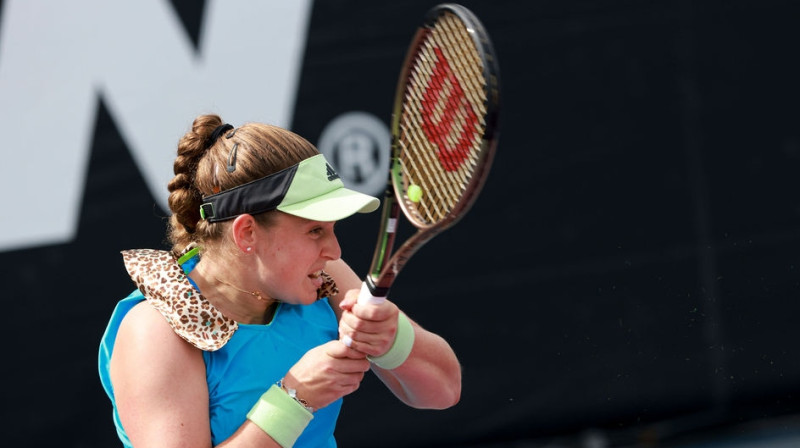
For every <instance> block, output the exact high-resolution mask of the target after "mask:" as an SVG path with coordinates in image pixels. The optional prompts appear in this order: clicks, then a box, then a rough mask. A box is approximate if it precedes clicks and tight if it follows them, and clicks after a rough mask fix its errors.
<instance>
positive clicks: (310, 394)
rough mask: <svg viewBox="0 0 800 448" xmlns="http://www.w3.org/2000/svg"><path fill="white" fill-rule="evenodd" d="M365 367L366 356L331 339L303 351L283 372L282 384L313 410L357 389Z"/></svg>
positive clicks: (367, 365) (367, 367)
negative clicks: (294, 362)
mask: <svg viewBox="0 0 800 448" xmlns="http://www.w3.org/2000/svg"><path fill="white" fill-rule="evenodd" d="M369 368H370V362H369V361H367V358H366V355H364V354H363V353H361V352H358V351H356V350H353V349H351V348H349V347H347V346H345V345H344V344H343V343H342V342H341V341H339V340H335V341H330V342H328V343H325V344H323V345H320V346H318V347H315V348H313V349H311V350H309V351H308V352H306V354H305V355H303V357H302V358H300V360H299V361H297V363H296V364H295V365H294V366H292V368H291V369H289V371H288V372H287V373H286V376H285V377H284V378H283V385H284V386H285V387H286V388H287V389H295V390H296V391H297V398H301V399H303V400H305V401H306V402H307V403H308V405H309V406H311V407H312V408H314V410H317V409H321V408H324V407H325V406H328V405H329V404H331V403H333V402H334V401H336V400H338V399H339V398H341V397H343V396H345V395H348V394H350V393H352V392H354V391H355V390H356V389H358V386H359V385H360V384H361V380H362V379H364V372H366V371H368V370H369Z"/></svg>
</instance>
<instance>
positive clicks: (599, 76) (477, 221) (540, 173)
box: [0, 0, 800, 448]
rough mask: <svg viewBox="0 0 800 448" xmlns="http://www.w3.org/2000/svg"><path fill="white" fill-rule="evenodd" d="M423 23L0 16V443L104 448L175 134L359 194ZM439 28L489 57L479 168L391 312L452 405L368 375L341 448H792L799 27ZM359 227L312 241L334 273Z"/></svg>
mask: <svg viewBox="0 0 800 448" xmlns="http://www.w3.org/2000/svg"><path fill="white" fill-rule="evenodd" d="M435 4H437V2H434V1H422V0H406V1H402V2H401V1H392V2H390V1H376V0H318V1H311V0H305V1H296V2H281V1H277V0H276V1H269V2H264V1H258V0H236V1H225V2H222V1H213V0H205V1H190V0H180V1H179V0H173V1H157V0H146V1H137V2H103V1H101V0H76V1H71V2H57V1H55V0H53V1H33V2H29V1H28V2H26V1H23V0H0V135H2V136H3V137H2V143H0V160H2V162H0V166H2V168H3V169H2V175H0V191H2V196H3V200H2V213H0V272H2V274H0V276H2V279H3V286H4V288H3V293H2V298H3V304H4V309H5V311H4V312H3V313H2V315H3V316H4V317H3V323H4V326H3V327H4V330H3V332H2V334H4V335H5V338H6V339H7V340H8V343H7V344H5V345H4V347H3V352H4V356H3V357H4V359H5V361H4V363H3V364H4V368H3V372H4V373H3V379H4V380H5V381H4V382H5V387H3V392H2V397H3V399H2V401H3V406H2V407H1V408H0V413H2V417H1V418H0V422H2V423H0V428H2V429H1V431H2V435H3V439H4V440H5V441H6V443H9V444H13V445H15V446H31V447H38V446H52V445H56V444H57V445H59V446H64V447H110V446H119V444H118V441H117V439H116V434H115V431H114V426H113V423H112V419H111V406H110V402H109V400H108V398H107V397H106V396H105V395H104V392H103V391H102V389H101V387H100V383H99V379H98V375H97V367H96V366H97V350H98V345H99V340H100V338H101V336H102V334H103V331H104V329H105V326H106V323H107V320H108V318H109V316H110V313H111V311H112V309H113V308H114V305H115V304H116V302H117V301H118V300H120V299H122V298H123V297H125V296H126V295H127V294H128V293H129V292H130V291H131V290H132V288H133V286H132V283H131V281H130V279H129V278H128V277H127V276H126V274H125V271H124V268H123V265H122V262H121V261H122V260H121V256H120V255H119V251H120V250H124V249H129V248H142V247H149V248H166V245H165V243H164V231H165V226H166V217H167V216H168V215H167V212H166V208H165V204H166V193H167V192H166V188H165V185H166V182H167V181H168V180H169V179H170V177H171V166H172V159H173V157H174V154H175V147H176V144H177V141H178V138H180V136H181V135H182V134H183V133H184V132H185V131H186V130H188V129H189V126H190V124H191V121H192V120H193V118H194V117H195V116H197V115H199V114H202V113H209V112H212V113H218V114H220V115H221V116H222V118H223V120H226V121H228V122H231V123H232V124H234V125H239V124H242V123H243V122H246V121H264V122H270V123H274V124H278V125H281V126H285V127H288V128H291V129H292V130H294V131H295V132H297V133H299V134H301V135H303V136H305V137H306V138H308V139H309V140H310V141H312V142H314V143H315V144H317V145H318V146H319V147H320V150H321V151H323V152H324V153H326V155H327V156H328V158H329V159H331V160H334V161H335V164H336V165H337V166H336V168H337V170H338V171H339V172H340V174H341V175H342V177H343V178H344V179H345V181H346V182H348V183H349V185H350V186H352V187H354V188H358V189H360V190H362V191H364V192H366V193H371V194H380V189H381V186H382V184H383V178H382V177H381V176H382V174H381V173H382V172H383V171H381V170H383V169H384V168H383V167H380V166H378V167H376V166H371V165H369V164H368V163H367V164H365V163H356V162H354V160H362V162H363V160H368V159H370V157H372V158H373V159H374V156H375V154H382V153H385V151H388V124H389V121H390V118H391V116H390V114H391V108H392V102H393V99H394V89H395V85H396V82H397V76H398V73H399V70H400V67H401V65H402V62H403V58H404V56H405V51H406V49H407V46H408V44H409V43H410V41H411V38H412V36H413V34H414V31H415V29H416V27H417V26H418V25H419V24H420V21H421V19H422V17H423V16H424V14H425V12H426V11H427V10H428V9H430V8H431V7H432V6H434V5H435ZM462 4H463V5H465V6H467V7H469V8H470V9H472V11H473V12H474V13H475V14H476V15H477V16H478V17H479V18H480V19H481V20H482V21H483V23H484V26H485V27H486V29H487V31H488V32H489V34H490V35H491V37H492V40H493V43H494V46H495V49H496V52H497V55H498V59H499V61H500V70H501V85H502V93H503V105H502V107H503V109H502V112H501V136H500V143H499V147H498V153H497V156H496V159H495V164H494V167H493V171H492V173H491V175H490V177H489V180H488V182H487V185H486V187H485V189H484V192H483V194H482V196H481V197H480V198H479V200H478V202H477V203H476V205H475V206H474V208H473V209H472V211H471V212H470V214H469V215H468V216H467V217H466V218H465V219H464V220H463V221H462V222H461V223H460V224H459V225H458V226H456V227H454V228H453V229H452V230H451V231H449V232H446V233H444V234H442V235H441V236H439V237H437V238H436V239H434V240H433V241H432V242H430V243H429V244H428V245H426V246H425V247H424V248H423V249H422V250H421V251H420V252H419V253H418V254H417V255H416V256H415V258H414V260H413V262H411V263H410V264H409V265H408V266H407V268H406V269H405V270H404V271H403V272H402V274H401V275H400V277H398V280H397V283H396V286H395V287H394V288H393V292H392V294H393V299H394V301H395V302H397V303H398V304H399V305H400V306H401V308H403V309H404V310H405V311H406V312H407V313H408V314H409V315H410V316H412V317H413V318H415V319H416V320H417V321H419V322H420V323H421V324H422V325H423V326H425V327H427V328H429V329H430V330H432V331H434V332H437V333H439V334H441V335H442V336H444V337H445V338H446V339H447V340H448V341H449V342H450V343H451V345H452V346H453V347H454V349H455V350H456V353H457V354H458V355H459V358H460V360H461V363H462V364H463V379H464V382H463V395H462V399H461V402H460V403H459V404H458V405H457V406H455V407H454V408H452V409H449V410H446V411H419V410H413V409H409V408H407V407H405V406H403V405H402V404H401V403H400V402H399V401H397V400H395V399H394V398H393V397H392V396H391V395H390V394H389V393H388V392H387V391H386V390H385V389H384V388H383V387H382V386H381V385H380V384H379V382H378V381H377V380H376V379H375V378H374V376H368V378H367V379H366V380H365V381H364V383H363V384H362V387H361V388H360V389H359V391H358V392H357V393H355V394H354V395H352V396H350V397H348V398H346V400H345V406H344V410H343V413H342V415H341V418H340V422H339V425H338V429H337V437H338V440H339V443H340V446H343V447H376V446H380V447H474V448H479V447H480V448H489V447H519V448H522V447H542V448H545V447H547V448H560V447H585V448H603V447H738V448H752V447H770V448H778V447H781V448H783V447H790V446H800V349H799V348H798V340H800V326H798V325H797V317H798V314H799V313H800V303H799V302H798V301H797V297H798V290H799V289H800V199H798V194H797V192H798V191H800V177H798V173H799V172H800V127H798V123H799V121H798V120H800V84H799V80H800V64H799V63H798V52H797V48H798V44H799V43H800V27H799V26H798V25H797V22H798V20H799V19H800V3H798V2H796V1H791V0H786V1H780V0H651V1H642V0H560V1H549V0H491V1H488V0H474V1H468V0H464V1H463V2H462ZM367 156H369V157H367ZM359 157H360V158H359ZM376 173H378V174H376ZM374 176H377V177H379V178H380V180H379V181H378V182H377V184H378V186H377V187H376V185H375V181H374V179H375V177H374ZM377 225H378V216H377V214H373V215H369V216H358V217H354V218H351V219H349V220H346V221H344V222H342V223H340V224H339V225H338V226H337V231H338V233H339V238H340V242H341V244H342V247H343V251H344V258H345V259H347V260H348V262H349V263H350V264H351V265H352V266H353V267H354V268H355V269H356V271H357V272H366V270H367V268H368V265H369V261H370V260H371V257H372V248H373V247H374V244H375V240H376V238H377ZM143 368H146V366H143Z"/></svg>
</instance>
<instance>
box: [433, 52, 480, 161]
mask: <svg viewBox="0 0 800 448" xmlns="http://www.w3.org/2000/svg"><path fill="white" fill-rule="evenodd" d="M433 51H434V54H435V55H436V60H435V61H434V64H433V70H432V71H433V74H432V75H431V77H430V79H429V80H428V85H427V86H425V92H424V93H423V95H422V96H423V98H424V99H425V101H423V102H422V112H423V113H422V122H423V131H424V132H425V136H426V137H428V140H430V141H431V142H433V143H435V144H436V146H437V147H438V148H439V150H438V151H437V153H436V155H437V156H438V157H439V161H440V162H441V164H442V166H443V167H444V169H445V170H446V171H455V170H457V169H458V168H459V166H461V165H462V164H463V163H464V161H466V159H467V157H468V156H469V151H470V148H471V147H472V142H471V140H472V138H473V135H474V132H475V129H476V127H477V126H478V117H477V115H475V111H474V110H472V105H471V104H470V103H469V100H468V99H467V96H466V94H465V93H464V89H463V88H462V87H461V84H460V83H459V82H458V79H457V78H456V76H455V74H454V73H453V70H452V69H451V68H450V63H449V62H447V59H445V57H444V54H443V53H442V50H441V49H439V48H438V47H434V48H433Z"/></svg>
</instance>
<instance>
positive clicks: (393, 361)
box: [367, 313, 414, 370]
mask: <svg viewBox="0 0 800 448" xmlns="http://www.w3.org/2000/svg"><path fill="white" fill-rule="evenodd" d="M412 347H414V327H413V326H412V325H411V321H409V320H408V317H406V315H405V314H403V313H400V314H398V315H397V333H395V335H394V342H393V343H392V348H390V349H389V351H388V352H386V353H384V354H382V355H381V356H375V357H373V356H367V359H369V360H370V362H372V363H373V364H375V365H376V366H378V367H380V368H382V369H386V370H392V369H396V368H398V367H400V365H401V364H403V363H404V362H405V361H406V359H408V355H410V354H411V348H412Z"/></svg>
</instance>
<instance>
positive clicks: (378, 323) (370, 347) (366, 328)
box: [339, 289, 400, 357]
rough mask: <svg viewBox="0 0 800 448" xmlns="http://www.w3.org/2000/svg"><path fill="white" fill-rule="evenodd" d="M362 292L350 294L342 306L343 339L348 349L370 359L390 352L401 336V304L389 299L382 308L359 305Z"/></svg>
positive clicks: (348, 293) (341, 337)
mask: <svg viewBox="0 0 800 448" xmlns="http://www.w3.org/2000/svg"><path fill="white" fill-rule="evenodd" d="M358 295H359V290H357V289H353V290H349V291H347V293H346V295H345V298H344V300H342V301H341V302H340V304H339V306H340V307H341V309H342V318H341V320H340V321H339V338H340V339H341V340H342V342H344V344H345V345H347V346H348V347H350V348H352V349H354V350H358V351H359V352H361V353H364V354H365V355H369V356H373V357H376V356H380V355H383V354H384V353H386V352H388V351H389V349H390V348H391V347H392V343H394V337H395V334H396V333H397V315H398V314H399V313H400V310H399V309H398V308H397V305H395V304H394V303H392V302H390V301H389V300H385V301H384V302H383V303H381V304H379V305H374V304H370V303H358Z"/></svg>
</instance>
